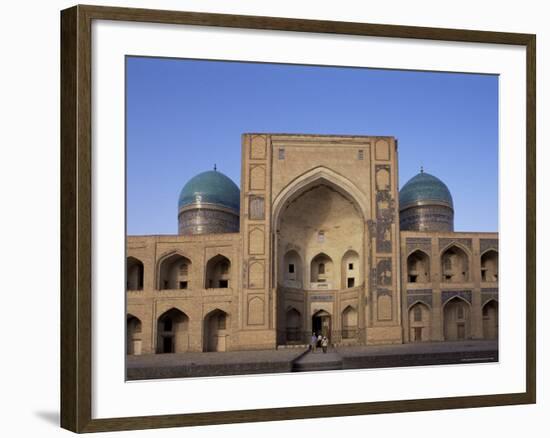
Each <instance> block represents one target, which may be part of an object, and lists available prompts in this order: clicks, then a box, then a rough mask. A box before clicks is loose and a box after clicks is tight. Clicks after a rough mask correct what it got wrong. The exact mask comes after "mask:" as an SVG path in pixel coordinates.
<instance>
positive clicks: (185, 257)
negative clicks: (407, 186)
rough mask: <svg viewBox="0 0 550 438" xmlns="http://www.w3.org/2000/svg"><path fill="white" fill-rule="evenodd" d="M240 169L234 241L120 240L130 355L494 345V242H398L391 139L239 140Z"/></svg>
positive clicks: (463, 236) (464, 237)
mask: <svg viewBox="0 0 550 438" xmlns="http://www.w3.org/2000/svg"><path fill="white" fill-rule="evenodd" d="M241 160H242V173H241V193H240V196H241V202H240V226H239V228H240V229H239V232H235V233H225V234H202V235H185V236H184V235H173V236H128V239H127V256H128V263H127V270H128V272H127V283H128V291H127V313H128V352H129V353H131V354H149V353H155V352H169V351H175V352H183V351H220V350H221V351H223V350H252V349H275V348H277V347H278V346H281V345H292V344H304V343H307V342H308V339H309V337H310V336H311V333H312V332H313V331H315V332H323V333H325V334H327V335H328V336H329V338H330V341H331V342H332V343H335V344H389V343H402V342H412V341H426V340H443V339H462V338H464V339H467V338H473V339H478V338H483V337H495V336H496V333H497V330H498V325H496V323H495V315H497V316H498V305H497V304H496V303H497V301H498V277H497V276H498V237H497V234H496V233H483V234H480V233H452V232H451V233H449V232H412V231H407V232H400V229H399V192H398V174H397V172H398V169H397V162H398V160H397V148H396V142H395V139H394V138H393V137H364V136H314V135H282V134H276V135H275V134H272V135H270V134H245V135H243V137H242V157H241ZM495 257H496V258H495ZM482 258H483V261H482ZM457 266H458V268H457ZM484 306H485V307H484ZM497 316H496V321H497V322H498V317H497ZM491 318H492V319H491ZM487 321H488V322H487Z"/></svg>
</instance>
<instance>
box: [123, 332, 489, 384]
mask: <svg viewBox="0 0 550 438" xmlns="http://www.w3.org/2000/svg"><path fill="white" fill-rule="evenodd" d="M126 360H127V362H126V363H127V378H128V380H141V379H160V378H175V377H207V376H224V375H243V374H262V373H289V372H302V371H326V370H341V369H359V368H382V367H384V368H386V367H399V366H422V365H444V364H460V363H482V362H496V361H498V342H497V341H463V342H429V343H422V344H399V345H381V346H353V347H342V346H339V347H330V348H329V350H328V352H327V353H326V354H325V353H323V352H322V351H321V350H320V349H319V350H317V351H315V352H310V351H309V350H308V347H307V346H305V345H304V346H302V347H295V348H284V349H279V350H262V351H230V352H223V353H178V354H155V355H143V356H127V357H126Z"/></svg>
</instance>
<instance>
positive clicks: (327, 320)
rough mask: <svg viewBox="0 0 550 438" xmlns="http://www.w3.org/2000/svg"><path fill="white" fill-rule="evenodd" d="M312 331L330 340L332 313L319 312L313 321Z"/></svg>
mask: <svg viewBox="0 0 550 438" xmlns="http://www.w3.org/2000/svg"><path fill="white" fill-rule="evenodd" d="M311 329H312V331H313V332H314V333H315V334H316V335H317V336H319V335H323V336H326V337H327V338H328V339H329V340H330V331H331V317H330V313H328V312H326V311H324V310H319V311H318V312H317V313H315V314H314V315H313V317H312V319H311Z"/></svg>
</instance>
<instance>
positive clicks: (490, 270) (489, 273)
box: [481, 248, 498, 282]
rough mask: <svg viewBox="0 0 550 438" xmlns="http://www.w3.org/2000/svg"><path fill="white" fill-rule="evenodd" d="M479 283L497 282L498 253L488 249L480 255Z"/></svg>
mask: <svg viewBox="0 0 550 438" xmlns="http://www.w3.org/2000/svg"><path fill="white" fill-rule="evenodd" d="M481 281H482V282H496V281H498V251H496V250H495V249H492V248H491V249H488V250H487V251H485V252H484V253H483V254H481Z"/></svg>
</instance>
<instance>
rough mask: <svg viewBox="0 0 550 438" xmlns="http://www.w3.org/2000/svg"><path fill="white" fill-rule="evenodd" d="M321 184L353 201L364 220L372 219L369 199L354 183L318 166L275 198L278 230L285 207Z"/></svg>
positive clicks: (297, 178) (274, 220)
mask: <svg viewBox="0 0 550 438" xmlns="http://www.w3.org/2000/svg"><path fill="white" fill-rule="evenodd" d="M320 183H323V184H326V185H327V186H329V187H331V188H333V189H334V190H336V191H338V192H339V193H340V194H341V195H342V196H344V197H345V198H347V199H349V200H350V201H352V202H353V204H354V205H355V207H356V208H357V210H358V211H359V213H360V214H361V215H362V217H363V219H365V218H368V217H370V211H369V209H370V207H369V202H368V199H367V198H366V196H365V195H364V194H363V193H362V192H361V190H360V189H359V188H358V187H357V186H356V185H355V184H354V183H352V182H351V181H350V180H348V179H347V178H346V177H344V176H343V175H340V174H339V173H337V172H334V171H333V170H331V169H328V168H327V167H324V166H318V167H315V168H313V169H311V170H309V171H307V172H305V173H303V174H302V175H300V176H298V177H296V178H295V179H294V180H292V181H291V182H290V183H289V184H288V185H287V186H286V187H284V188H283V189H282V190H281V191H280V192H279V194H278V195H277V196H276V197H275V200H274V201H273V208H272V212H273V213H272V219H273V223H274V224H275V226H276V228H278V227H279V218H280V214H281V212H282V210H283V209H284V207H285V206H286V205H288V203H289V202H290V201H291V200H292V199H293V198H295V197H296V196H298V195H300V194H301V193H303V192H305V191H306V190H308V189H309V188H311V187H313V186H315V185H319V184H320Z"/></svg>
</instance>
